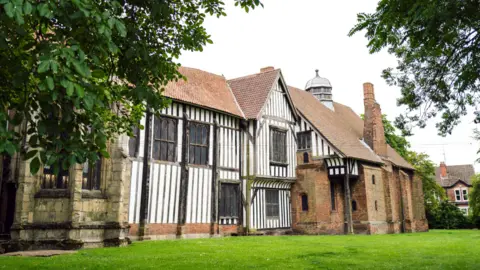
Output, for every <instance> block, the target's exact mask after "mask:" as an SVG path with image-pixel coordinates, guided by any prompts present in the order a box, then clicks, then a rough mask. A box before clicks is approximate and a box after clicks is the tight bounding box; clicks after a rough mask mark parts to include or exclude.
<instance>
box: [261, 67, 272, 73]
mask: <svg viewBox="0 0 480 270" xmlns="http://www.w3.org/2000/svg"><path fill="white" fill-rule="evenodd" d="M273 70H275V68H274V67H272V66H268V67H264V68H261V69H260V73H264V72H269V71H273Z"/></svg>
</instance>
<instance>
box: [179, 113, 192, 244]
mask: <svg viewBox="0 0 480 270" xmlns="http://www.w3.org/2000/svg"><path fill="white" fill-rule="evenodd" d="M182 129H183V132H182V159H181V161H180V195H179V207H178V223H177V236H181V235H182V234H183V233H182V227H183V225H185V221H186V216H187V191H188V166H187V164H188V155H187V150H188V143H189V139H190V134H189V130H190V129H189V118H188V115H187V111H186V108H185V106H183V127H182Z"/></svg>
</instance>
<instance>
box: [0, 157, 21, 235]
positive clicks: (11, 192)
mask: <svg viewBox="0 0 480 270" xmlns="http://www.w3.org/2000/svg"><path fill="white" fill-rule="evenodd" d="M2 159H3V160H2V164H1V165H2V175H0V239H9V238H10V228H11V227H12V224H13V218H14V215H15V196H16V194H17V185H16V183H13V182H9V179H10V173H11V172H10V162H11V158H10V157H3V158H2Z"/></svg>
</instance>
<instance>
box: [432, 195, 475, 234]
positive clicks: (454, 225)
mask: <svg viewBox="0 0 480 270" xmlns="http://www.w3.org/2000/svg"><path fill="white" fill-rule="evenodd" d="M427 219H428V224H429V227H430V229H472V228H474V227H475V225H474V222H473V219H471V218H469V217H466V216H465V215H464V214H463V212H462V211H460V209H458V207H456V206H455V205H453V204H451V203H449V202H448V201H443V202H441V203H440V204H439V206H438V207H437V208H436V209H430V210H429V211H427Z"/></svg>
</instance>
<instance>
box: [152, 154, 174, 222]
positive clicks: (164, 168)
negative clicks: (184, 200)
mask: <svg viewBox="0 0 480 270" xmlns="http://www.w3.org/2000/svg"><path fill="white" fill-rule="evenodd" d="M152 166H153V171H152V174H151V175H150V190H149V191H150V194H149V211H148V213H149V218H148V221H149V223H177V221H178V205H179V194H180V166H178V165H174V164H153V165H152Z"/></svg>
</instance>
